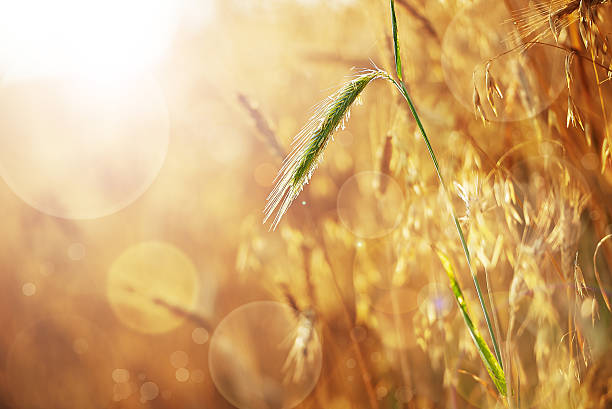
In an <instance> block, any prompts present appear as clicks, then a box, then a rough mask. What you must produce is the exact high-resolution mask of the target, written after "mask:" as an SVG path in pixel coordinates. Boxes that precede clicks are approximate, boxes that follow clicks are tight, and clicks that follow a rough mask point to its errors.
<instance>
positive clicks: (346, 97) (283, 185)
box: [264, 68, 390, 230]
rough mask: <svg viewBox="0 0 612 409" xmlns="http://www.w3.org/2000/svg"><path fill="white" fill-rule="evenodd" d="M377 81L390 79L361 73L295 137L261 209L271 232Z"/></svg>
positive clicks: (373, 71) (379, 72) (371, 72)
mask: <svg viewBox="0 0 612 409" xmlns="http://www.w3.org/2000/svg"><path fill="white" fill-rule="evenodd" d="M377 78H386V79H389V78H390V77H389V74H387V73H386V72H385V71H383V70H380V69H378V68H376V69H366V70H363V71H361V72H360V73H359V74H357V75H356V76H355V78H353V79H352V80H351V81H349V82H347V83H346V84H344V85H343V86H342V87H341V88H340V89H339V90H338V91H336V92H335V93H333V94H332V95H331V96H329V97H328V98H327V99H326V100H325V101H323V102H322V103H321V104H319V105H318V106H317V107H316V108H315V112H314V114H313V115H312V117H311V118H310V120H309V121H308V123H307V124H306V125H305V126H304V127H303V128H302V130H301V131H300V132H299V133H298V134H297V135H296V137H295V139H294V141H293V143H292V148H291V152H290V153H289V155H288V156H287V157H286V158H285V160H284V161H283V164H282V167H281V169H280V171H279V173H278V175H277V177H276V180H275V182H276V184H275V186H274V188H273V189H272V192H271V193H270V195H269V196H268V200H267V203H266V206H265V209H264V213H265V218H264V223H265V222H266V221H267V220H268V219H270V218H271V217H272V216H273V215H274V217H273V218H272V225H271V227H270V228H271V230H274V229H275V228H276V226H277V225H278V223H279V222H280V220H281V218H282V217H283V215H284V214H285V213H286V212H287V209H289V206H290V205H291V202H293V200H295V198H296V197H297V196H298V195H299V194H300V192H301V191H302V189H303V188H304V185H305V184H306V183H308V181H309V180H310V178H311V176H312V173H313V172H314V171H315V169H316V168H317V166H318V164H319V162H320V161H321V159H322V156H323V152H324V151H325V148H326V147H327V144H328V143H329V141H330V140H331V138H332V135H333V134H334V132H335V131H337V130H338V129H339V128H343V129H344V127H345V124H346V121H348V119H349V118H350V116H351V106H352V105H353V104H354V103H355V102H356V101H358V100H359V96H360V95H361V93H362V92H363V90H364V89H365V88H366V87H367V85H368V84H369V83H370V82H372V81H373V80H375V79H377ZM275 213H276V214H275Z"/></svg>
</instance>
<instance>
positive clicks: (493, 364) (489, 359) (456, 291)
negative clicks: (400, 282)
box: [436, 251, 506, 396]
mask: <svg viewBox="0 0 612 409" xmlns="http://www.w3.org/2000/svg"><path fill="white" fill-rule="evenodd" d="M436 253H437V254H438V257H439V258H440V261H441V262H442V266H443V267H444V270H445V271H446V274H447V275H448V279H449V281H450V286H451V289H452V291H453V295H454V296H455V300H457V304H458V305H459V309H460V310H461V314H462V315H463V320H464V321H465V325H466V326H467V328H468V331H469V332H470V336H471V337H472V340H473V341H474V344H475V345H476V349H478V353H479V354H480V358H481V359H482V362H483V363H484V365H485V367H486V368H487V372H489V376H490V377H491V380H492V381H493V383H494V384H495V387H496V388H497V390H498V391H499V393H500V394H501V395H503V396H505V395H506V377H505V375H504V370H503V369H502V368H501V366H500V364H499V362H498V361H497V359H495V356H493V353H492V352H491V350H490V349H489V347H488V345H487V343H486V342H485V340H484V339H483V338H482V335H480V331H478V329H477V328H476V326H475V325H474V322H473V321H472V319H471V318H470V314H469V311H468V306H467V303H466V302H465V297H464V296H463V292H462V291H461V287H460V286H459V282H458V281H457V277H456V275H455V270H454V269H453V265H452V263H451V262H450V260H449V259H448V257H446V256H445V255H444V254H443V253H442V252H440V251H436Z"/></svg>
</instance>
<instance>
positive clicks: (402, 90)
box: [389, 0, 503, 369]
mask: <svg viewBox="0 0 612 409" xmlns="http://www.w3.org/2000/svg"><path fill="white" fill-rule="evenodd" d="M391 14H392V20H391V21H392V26H393V42H394V51H395V62H396V67H395V68H396V72H397V74H398V78H399V81H396V80H395V79H393V78H391V77H389V80H390V81H392V82H393V84H394V85H395V86H396V87H397V89H398V90H399V91H400V93H401V94H402V96H403V97H404V99H405V100H406V102H407V103H408V106H409V107H410V112H411V113H412V116H413V117H414V120H415V121H416V123H417V126H418V127H419V131H420V132H421V135H422V136H423V140H424V141H425V145H426V146H427V151H428V152H429V156H430V157H431V160H432V162H433V164H434V168H435V170H436V174H437V175H438V179H439V180H440V184H441V185H442V189H443V190H444V193H445V195H446V198H447V199H448V201H449V205H450V212H451V216H452V218H453V222H454V224H455V228H456V229H457V233H458V234H459V240H460V241H461V246H462V247H463V252H464V253H465V258H466V260H467V265H468V268H469V270H470V274H471V276H472V280H473V281H474V286H475V287H476V293H477V294H478V301H479V302H480V307H481V308H482V311H483V313H484V317H485V321H486V323H487V328H488V330H489V335H490V336H491V340H492V341H493V349H494V351H495V356H496V358H497V361H498V362H499V365H500V366H501V367H502V369H503V365H502V360H501V354H500V351H499V346H498V344H497V340H496V338H495V333H494V331H493V326H492V325H491V320H490V318H489V313H488V312H487V308H486V305H485V303H484V299H483V297H482V291H481V289H480V284H479V283H478V278H477V277H476V274H475V273H474V269H473V267H472V259H471V257H470V251H469V250H468V247H467V243H466V241H465V236H464V234H463V229H462V228H461V225H460V224H459V220H458V219H457V216H456V215H455V210H454V208H453V204H452V202H451V197H450V193H449V191H448V188H447V186H446V183H445V182H444V178H443V177H442V173H441V172H440V166H439V164H438V160H437V159H436V155H435V153H434V150H433V147H432V146H431V143H430V142H429V138H428V137H427V133H426V132H425V128H423V124H422V123H421V119H420V118H419V115H418V114H417V112H416V109H415V107H414V104H413V103H412V99H411V98H410V95H408V91H407V90H406V86H405V85H404V81H403V80H402V79H401V78H402V77H401V65H398V62H400V61H401V58H400V49H399V41H398V38H397V22H396V18H395V2H394V0H391ZM399 64H401V62H400V63H399Z"/></svg>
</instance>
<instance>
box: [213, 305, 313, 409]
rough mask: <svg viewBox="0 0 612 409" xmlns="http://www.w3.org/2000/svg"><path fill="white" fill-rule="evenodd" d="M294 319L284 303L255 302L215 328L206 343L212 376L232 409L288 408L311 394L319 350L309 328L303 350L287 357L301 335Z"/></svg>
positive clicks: (230, 315) (297, 323) (235, 311)
mask: <svg viewBox="0 0 612 409" xmlns="http://www.w3.org/2000/svg"><path fill="white" fill-rule="evenodd" d="M298 314H299V313H298V312H297V311H295V310H294V309H292V308H291V307H289V306H287V305H285V304H281V303H278V302H273V301H257V302H252V303H249V304H245V305H243V306H241V307H238V308H237V309H235V310H234V311H232V312H231V313H229V314H228V315H227V316H226V317H225V318H224V319H223V320H222V321H221V323H220V324H219V325H218V326H217V328H216V330H215V332H214V334H213V336H212V338H211V340H210V348H209V358H208V363H209V368H210V374H211V377H212V380H213V382H214V384H215V386H216V387H217V390H218V391H219V392H220V393H221V395H223V397H225V399H227V400H228V401H229V402H230V403H231V404H232V405H234V406H236V407H238V408H240V409H268V408H277V409H289V408H293V407H294V406H296V405H298V404H299V403H300V402H301V401H302V400H304V399H305V398H306V397H307V396H308V395H309V394H310V392H311V391H312V390H313V388H314V387H315V385H316V383H317V381H318V379H319V375H320V372H321V364H322V353H321V345H320V342H319V337H318V334H317V332H316V330H315V329H314V328H312V329H311V331H312V332H311V333H310V336H309V337H308V338H307V339H308V341H307V342H305V345H306V349H304V348H299V349H296V350H295V351H294V352H296V355H291V350H292V348H294V347H295V346H296V344H297V342H296V337H299V336H300V334H303V333H304V326H303V325H302V324H301V323H302V321H301V320H302V318H301V316H299V315H298ZM292 357H293V358H292ZM299 360H302V363H301V365H302V369H301V370H300V369H299V368H300V363H298V361H299ZM296 371H298V372H296Z"/></svg>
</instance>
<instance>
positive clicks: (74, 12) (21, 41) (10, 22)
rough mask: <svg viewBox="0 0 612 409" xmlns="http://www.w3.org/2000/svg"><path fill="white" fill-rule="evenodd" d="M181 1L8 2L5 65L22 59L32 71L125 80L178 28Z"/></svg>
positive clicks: (1, 21)
mask: <svg viewBox="0 0 612 409" xmlns="http://www.w3.org/2000/svg"><path fill="white" fill-rule="evenodd" d="M179 4H180V2H175V1H172V0H156V1H146V0H127V1H121V0H109V1H104V2H93V1H79V0H59V1H53V2H48V1H39V0H25V1H18V2H7V4H6V5H4V6H3V7H1V8H0V15H1V17H0V27H2V28H0V34H1V35H0V38H1V39H0V42H2V44H1V45H2V46H3V47H2V49H3V50H7V51H8V52H7V53H6V54H5V55H4V56H3V58H5V59H6V60H7V61H5V64H8V65H9V66H10V65H14V64H16V63H18V64H19V65H21V67H20V69H21V70H27V71H28V73H29V74H33V75H45V74H47V75H48V74H57V73H70V74H72V75H75V76H85V77H87V78H88V79H90V80H102V81H104V80H108V79H110V78H112V79H115V80H116V79H125V77H126V76H130V75H134V74H137V73H139V72H142V71H145V70H148V69H150V68H151V67H152V65H153V64H154V63H155V62H157V61H158V60H159V59H160V57H161V56H162V54H163V53H164V51H165V50H166V48H167V47H168V46H169V44H170V42H171V41H172V36H173V33H174V31H175V30H176V27H177V24H178V18H179V15H180V14H179V11H180V10H179V9H178V6H177V5H179ZM3 52H4V51H3ZM5 69H6V67H5Z"/></svg>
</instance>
